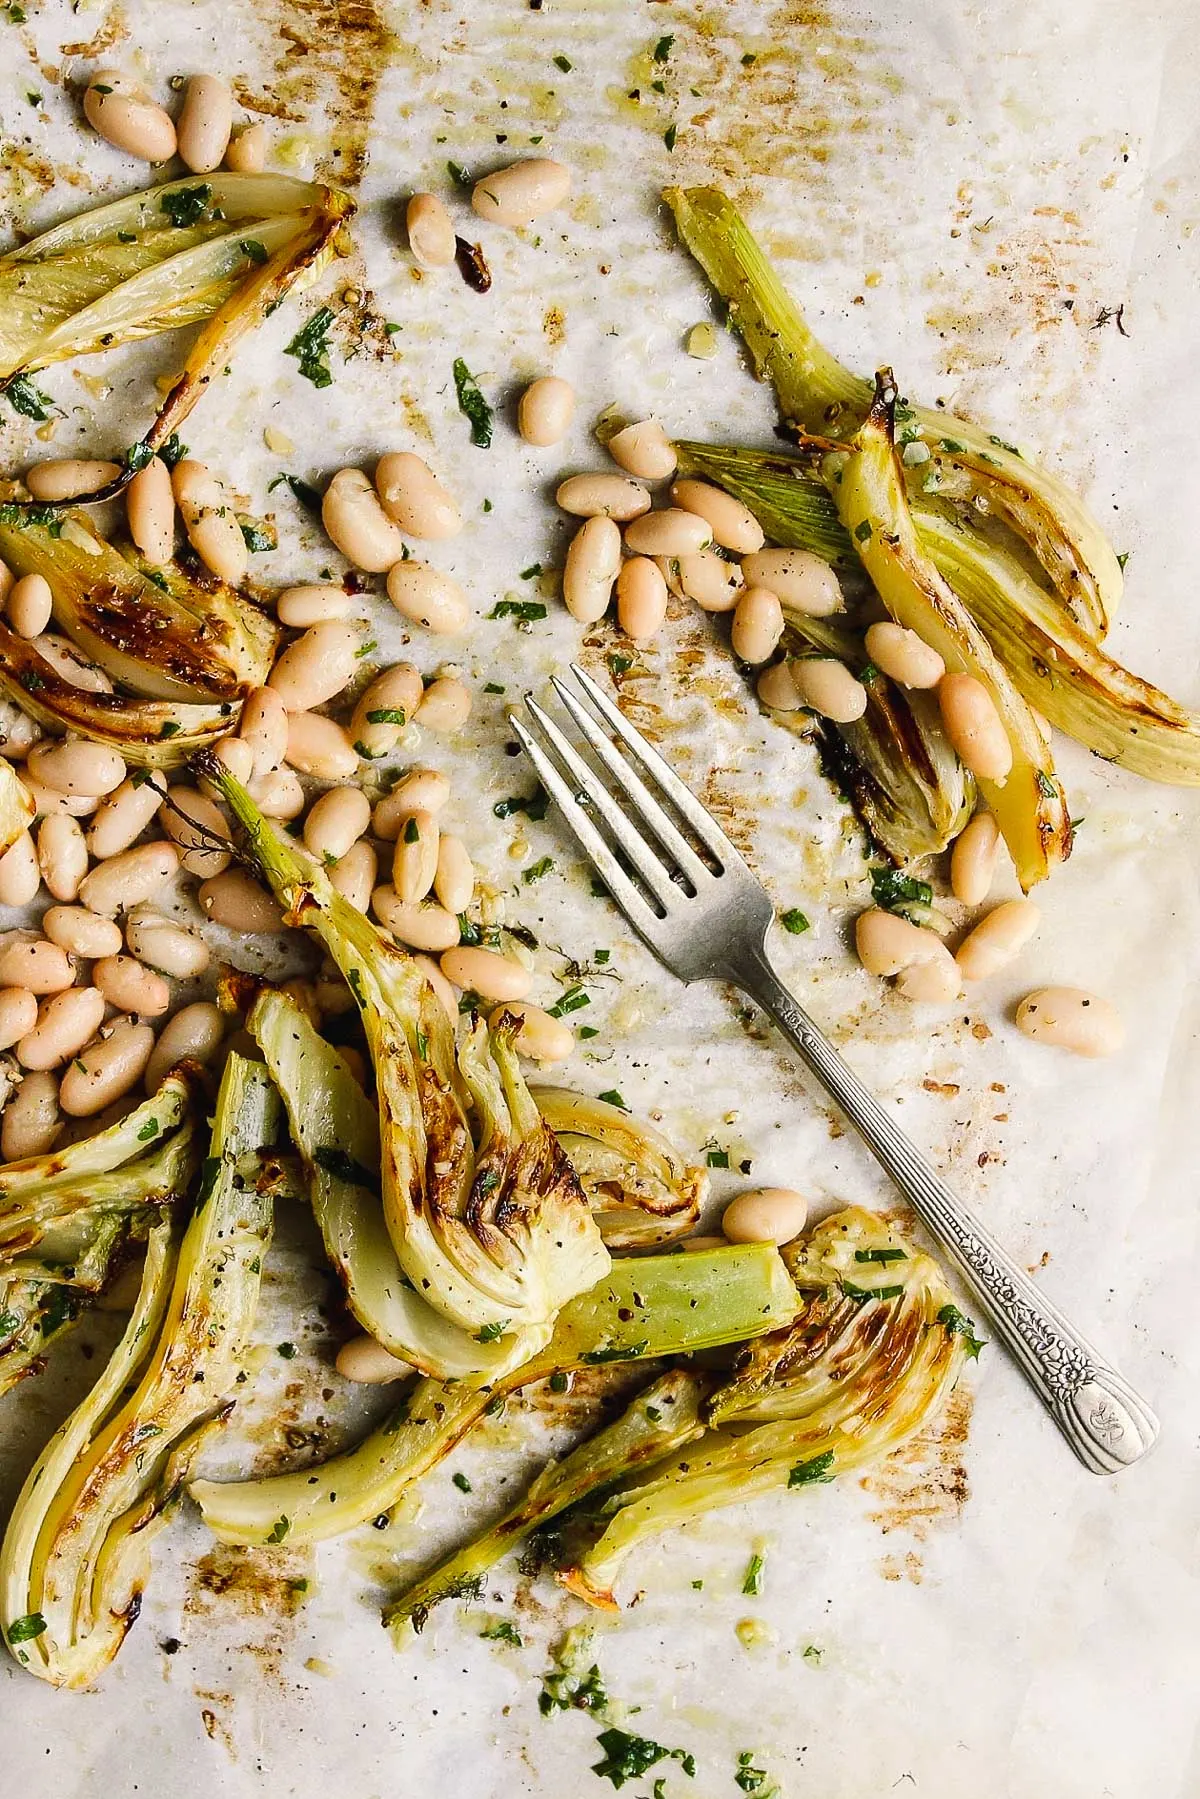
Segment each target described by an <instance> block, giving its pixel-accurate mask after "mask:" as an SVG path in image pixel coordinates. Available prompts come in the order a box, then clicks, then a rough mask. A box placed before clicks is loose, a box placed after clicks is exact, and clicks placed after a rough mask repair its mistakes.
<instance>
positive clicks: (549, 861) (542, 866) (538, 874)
mask: <svg viewBox="0 0 1200 1799" xmlns="http://www.w3.org/2000/svg"><path fill="white" fill-rule="evenodd" d="M553 867H554V858H553V856H542V857H541V858H540V859H539V860H538V861H537V862H531V863H530V865H529V867H528V868H526V869H525V870H523V872H522V874H521V879H522V881H524V883H525V885H526V887H528V886H530V885H531V884H532V883H533V882H534V881H540V880H541V878H542V876H543V875H548V874H549V873H550V870H551V869H552V868H553Z"/></svg>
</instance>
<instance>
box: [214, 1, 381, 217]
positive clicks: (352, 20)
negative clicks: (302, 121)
mask: <svg viewBox="0 0 1200 1799" xmlns="http://www.w3.org/2000/svg"><path fill="white" fill-rule="evenodd" d="M272 11H273V16H274V23H275V31H276V35H277V37H278V39H279V49H278V51H277V53H276V58H275V69H274V75H273V78H272V80H271V81H270V82H269V83H267V84H266V87H265V89H264V90H263V91H261V92H258V93H250V92H248V91H243V87H244V84H240V85H239V93H238V97H239V99H240V100H241V101H242V103H243V105H245V106H246V107H248V108H249V109H251V110H253V111H255V112H261V113H268V114H270V115H271V116H273V117H275V118H288V119H293V118H297V117H300V118H303V117H304V116H305V112H306V110H307V109H308V108H310V107H316V108H320V107H324V109H325V111H326V114H327V117H328V123H329V150H328V152H327V153H326V154H325V155H324V156H323V157H322V158H321V159H320V161H319V162H318V164H317V175H318V176H319V178H320V179H321V180H324V181H332V182H336V183H337V184H338V185H339V186H341V187H353V186H354V184H355V183H356V182H357V181H358V180H359V178H360V177H361V175H362V172H363V169H364V168H365V167H366V162H367V136H368V133H369V131H370V127H371V117H372V112H373V108H374V101H375V90H376V88H377V87H378V85H379V81H380V77H381V76H382V74H383V71H384V68H385V66H386V63H387V59H388V54H389V45H390V39H389V34H388V32H387V29H386V27H385V26H384V23H383V20H382V18H381V16H380V12H379V9H378V8H377V7H376V6H375V5H374V4H373V0H272Z"/></svg>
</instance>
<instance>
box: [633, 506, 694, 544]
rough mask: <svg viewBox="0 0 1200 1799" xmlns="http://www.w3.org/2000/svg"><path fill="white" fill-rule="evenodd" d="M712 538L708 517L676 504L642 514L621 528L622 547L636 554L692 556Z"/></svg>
mask: <svg viewBox="0 0 1200 1799" xmlns="http://www.w3.org/2000/svg"><path fill="white" fill-rule="evenodd" d="M712 540H713V534H712V526H711V525H710V524H709V523H708V520H707V519H702V518H701V517H700V515H699V513H696V512H685V511H684V510H683V509H682V508H681V507H679V506H668V507H667V508H666V510H665V511H663V512H647V513H644V514H643V516H642V517H641V518H635V519H634V520H633V522H632V523H631V524H629V525H627V526H626V527H625V547H626V549H627V550H631V551H632V552H633V553H634V554H635V555H638V556H696V555H698V554H699V552H700V551H701V550H707V549H708V547H709V545H710V544H711V543H712Z"/></svg>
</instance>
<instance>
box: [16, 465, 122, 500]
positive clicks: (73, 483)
mask: <svg viewBox="0 0 1200 1799" xmlns="http://www.w3.org/2000/svg"><path fill="white" fill-rule="evenodd" d="M120 473H121V467H120V464H119V463H116V462H78V461H75V460H73V459H70V458H68V459H66V460H63V461H54V462H35V463H34V465H33V467H32V468H31V469H27V470H26V471H25V485H26V487H27V488H28V489H29V491H30V493H31V494H32V495H33V497H34V499H35V500H42V501H44V502H47V503H54V502H57V501H60V500H75V499H82V498H83V496H84V494H89V493H96V492H97V490H98V489H99V488H101V487H107V486H108V484H109V482H110V481H115V480H116V478H117V476H118V475H119V474H120Z"/></svg>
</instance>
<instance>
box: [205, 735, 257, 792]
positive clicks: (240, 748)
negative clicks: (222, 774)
mask: <svg viewBox="0 0 1200 1799" xmlns="http://www.w3.org/2000/svg"><path fill="white" fill-rule="evenodd" d="M212 750H213V755H214V756H215V757H216V758H217V761H218V762H220V763H221V764H222V766H223V767H225V768H227V769H228V771H229V773H230V774H231V775H232V776H233V778H234V780H235V781H240V782H241V784H242V786H243V787H249V785H250V783H251V781H252V780H253V779H254V751H253V750H252V749H251V747H250V745H249V744H248V743H246V742H244V741H243V740H242V738H240V737H222V738H220V739H219V741H218V742H216V743H214V744H213V746H212ZM200 791H201V793H205V794H207V795H208V797H209V799H210V800H219V799H220V797H221V790H220V788H219V787H218V786H217V785H216V784H215V783H214V782H213V781H209V780H206V779H205V778H204V777H203V776H202V777H201V779H200Z"/></svg>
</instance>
